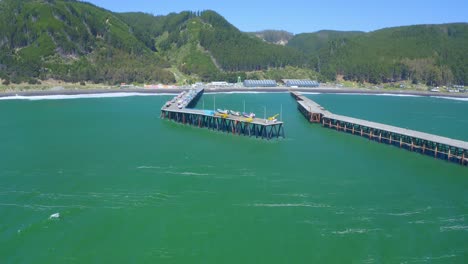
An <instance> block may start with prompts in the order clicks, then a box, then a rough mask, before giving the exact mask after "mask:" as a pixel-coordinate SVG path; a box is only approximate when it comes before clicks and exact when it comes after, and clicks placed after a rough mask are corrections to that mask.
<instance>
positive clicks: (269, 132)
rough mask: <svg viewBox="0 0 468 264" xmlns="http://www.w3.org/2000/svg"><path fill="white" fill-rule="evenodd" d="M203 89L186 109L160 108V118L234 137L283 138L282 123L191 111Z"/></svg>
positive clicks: (173, 106)
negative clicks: (229, 134)
mask: <svg viewBox="0 0 468 264" xmlns="http://www.w3.org/2000/svg"><path fill="white" fill-rule="evenodd" d="M203 91H204V90H203V89H199V90H197V91H196V95H195V96H193V98H192V99H191V100H190V101H189V102H188V103H187V106H186V107H183V108H179V107H178V106H177V104H175V103H173V104H171V105H170V106H168V107H166V105H164V106H163V107H162V108H161V118H163V119H170V120H173V121H175V122H178V123H182V124H186V125H192V126H197V127H200V128H208V129H211V130H215V131H220V132H225V133H232V134H234V135H243V136H250V137H256V138H262V139H273V138H280V137H282V138H284V137H285V135H284V123H283V122H281V121H270V120H268V119H261V118H252V119H248V118H245V117H241V116H235V115H224V116H223V115H221V114H219V113H216V112H215V111H213V110H202V109H193V108H192V107H194V106H195V105H196V104H197V102H198V100H199V99H200V97H201V96H202V95H203Z"/></svg>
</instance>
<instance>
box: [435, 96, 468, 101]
mask: <svg viewBox="0 0 468 264" xmlns="http://www.w3.org/2000/svg"><path fill="white" fill-rule="evenodd" d="M431 97H433V98H439V99H448V100H455V101H463V102H468V98H466V97H464V98H462V97H445V96H431Z"/></svg>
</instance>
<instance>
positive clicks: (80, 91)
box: [0, 86, 468, 98]
mask: <svg viewBox="0 0 468 264" xmlns="http://www.w3.org/2000/svg"><path fill="white" fill-rule="evenodd" d="M190 88H191V87H179V88H162V89H144V88H127V89H118V88H109V89H106V88H102V89H63V90H31V91H14V92H4V93H0V98H1V97H12V96H48V95H89V94H113V93H138V94H176V93H179V92H181V91H184V90H188V89H190ZM290 91H297V92H303V93H324V94H374V95H386V94H389V95H415V96H434V97H453V98H468V93H442V92H429V91H427V92H426V91H416V90H371V89H350V88H338V87H320V88H290V87H282V86H280V87H271V88H260V87H256V88H245V87H227V88H225V87H207V86H206V87H205V93H236V92H240V93H250V92H259V93H272V92H273V93H275V92H279V93H281V92H290Z"/></svg>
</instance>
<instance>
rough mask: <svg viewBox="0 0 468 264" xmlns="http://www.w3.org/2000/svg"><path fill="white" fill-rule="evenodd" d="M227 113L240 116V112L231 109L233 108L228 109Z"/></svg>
mask: <svg viewBox="0 0 468 264" xmlns="http://www.w3.org/2000/svg"><path fill="white" fill-rule="evenodd" d="M229 113H230V114H231V115H233V116H240V113H239V112H236V111H233V110H229Z"/></svg>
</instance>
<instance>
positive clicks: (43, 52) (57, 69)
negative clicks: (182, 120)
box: [0, 0, 468, 85]
mask: <svg viewBox="0 0 468 264" xmlns="http://www.w3.org/2000/svg"><path fill="white" fill-rule="evenodd" d="M272 43H274V44H272ZM278 44H279V45H278ZM467 49H468V24H467V23H455V24H445V25H417V26H407V27H396V28H387V29H382V30H377V31H374V32H369V33H365V32H358V31H353V32H342V31H331V30H323V31H319V32H315V33H304V34H298V35H293V34H291V33H289V32H286V31H277V30H266V31H260V32H256V33H244V32H241V31H240V30H239V29H237V28H236V27H234V26H233V25H232V24H231V23H229V22H228V21H227V20H226V19H225V18H223V17H222V16H221V15H219V14H217V13H216V12H214V11H209V10H208V11H203V12H189V11H186V12H181V13H172V14H169V15H167V16H153V15H150V14H145V13H113V12H110V11H108V10H105V9H102V8H100V7H97V6H95V5H92V4H89V3H85V2H80V1H74V0H2V1H0V79H2V81H3V82H4V83H8V82H10V81H11V82H15V83H18V82H22V81H28V82H30V83H35V82H38V81H39V80H46V79H49V78H52V79H58V80H64V81H68V82H80V81H92V82H96V83H102V82H107V83H111V84H117V83H121V82H126V83H132V82H136V83H147V82H150V83H155V82H161V83H174V82H178V83H193V82H196V81H200V80H202V81H213V80H227V81H236V80H237V77H238V76H241V77H242V79H245V78H247V77H249V78H274V79H281V78H318V79H319V80H321V81H325V80H335V79H336V78H343V79H345V80H352V81H358V82H370V83H382V82H396V81H402V80H403V81H404V80H410V81H412V82H414V83H419V82H422V83H426V84H429V85H439V84H466V83H468V56H467V55H466V54H468V50H467Z"/></svg>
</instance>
